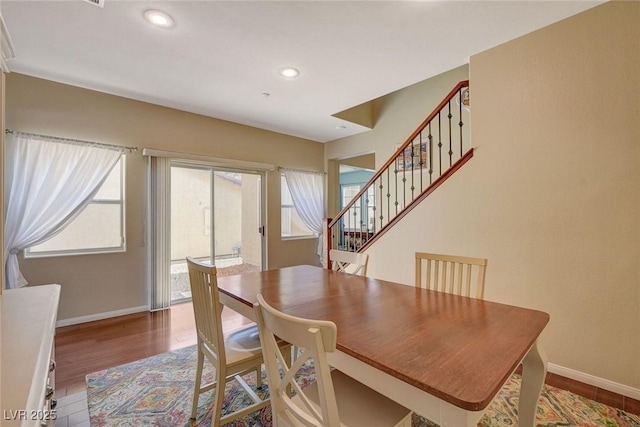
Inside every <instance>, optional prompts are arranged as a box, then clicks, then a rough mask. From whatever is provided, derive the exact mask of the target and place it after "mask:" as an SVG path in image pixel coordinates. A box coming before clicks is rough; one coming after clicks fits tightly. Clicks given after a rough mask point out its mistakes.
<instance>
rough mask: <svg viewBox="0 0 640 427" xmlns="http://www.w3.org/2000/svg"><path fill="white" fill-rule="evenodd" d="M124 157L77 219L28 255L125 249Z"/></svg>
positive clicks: (34, 247)
mask: <svg viewBox="0 0 640 427" xmlns="http://www.w3.org/2000/svg"><path fill="white" fill-rule="evenodd" d="M124 228H125V227H124V157H122V158H121V159H120V161H119V162H118V163H116V165H115V166H114V168H113V170H112V171H111V173H110V174H109V176H108V177H107V179H106V180H105V182H104V183H102V187H100V190H98V192H97V193H96V195H95V196H94V198H93V200H92V201H91V202H90V203H89V205H88V206H87V207H86V209H85V210H83V211H82V213H81V214H80V215H78V217H77V218H76V219H74V220H73V222H72V223H71V224H69V225H68V226H67V227H66V228H65V229H64V230H62V231H61V232H60V233H59V234H57V235H55V236H54V237H52V238H51V239H49V240H47V241H46V242H43V243H41V244H39V245H36V246H32V247H30V248H29V249H27V250H26V251H25V257H27V258H30V257H31V258H35V257H46V256H59V255H78V254H84V253H96V252H123V251H124V250H125V232H124Z"/></svg>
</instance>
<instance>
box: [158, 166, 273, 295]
mask: <svg viewBox="0 0 640 427" xmlns="http://www.w3.org/2000/svg"><path fill="white" fill-rule="evenodd" d="M263 181H264V179H263V176H262V173H260V172H249V171H242V170H232V169H220V168H215V167H212V166H206V165H202V164H194V163H186V162H177V161H176V162H172V164H171V251H170V252H171V275H170V277H171V303H172V304H174V303H177V302H181V301H186V300H189V299H190V298H191V291H190V288H189V276H188V272H187V266H186V262H185V258H186V257H187V256H191V257H193V258H196V259H197V260H199V261H202V262H206V263H211V264H214V265H216V267H217V268H218V276H228V275H232V274H239V273H244V272H250V271H260V270H262V268H263V265H264V247H265V238H264V236H263V233H262V230H263V228H262V225H263V224H264V212H263V207H262V192H263V188H262V183H263Z"/></svg>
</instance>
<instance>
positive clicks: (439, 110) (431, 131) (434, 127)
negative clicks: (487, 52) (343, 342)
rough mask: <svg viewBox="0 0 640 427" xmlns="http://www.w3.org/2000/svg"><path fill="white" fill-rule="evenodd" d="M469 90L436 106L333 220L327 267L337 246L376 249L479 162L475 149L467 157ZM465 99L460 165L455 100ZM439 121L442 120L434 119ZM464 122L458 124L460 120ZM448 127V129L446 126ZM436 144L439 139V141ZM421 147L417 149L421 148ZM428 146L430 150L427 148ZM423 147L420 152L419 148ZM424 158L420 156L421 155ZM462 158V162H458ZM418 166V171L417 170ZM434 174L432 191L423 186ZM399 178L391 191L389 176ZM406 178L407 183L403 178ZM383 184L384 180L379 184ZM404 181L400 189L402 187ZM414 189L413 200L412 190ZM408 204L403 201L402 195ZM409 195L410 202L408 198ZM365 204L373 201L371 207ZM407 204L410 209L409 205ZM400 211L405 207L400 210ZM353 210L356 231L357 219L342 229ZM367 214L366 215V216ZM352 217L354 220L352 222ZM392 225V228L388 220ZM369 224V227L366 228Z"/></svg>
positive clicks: (455, 92)
mask: <svg viewBox="0 0 640 427" xmlns="http://www.w3.org/2000/svg"><path fill="white" fill-rule="evenodd" d="M468 87H469V81H468V80H464V81H461V82H459V83H458V84H457V85H456V86H455V87H454V88H453V89H452V90H451V91H450V92H449V93H448V94H447V96H446V97H445V98H444V99H443V100H442V101H441V102H440V103H439V104H438V105H437V106H436V108H435V109H434V110H433V111H432V112H431V114H429V115H428V116H427V117H426V118H425V120H424V121H423V122H422V123H421V124H420V125H419V126H418V127H417V128H416V130H415V131H414V132H413V133H412V134H411V135H410V136H409V137H408V138H407V139H406V140H405V142H404V143H403V144H401V145H400V146H399V148H398V149H397V150H396V151H395V152H394V153H393V155H392V156H391V157H390V158H389V160H387V161H386V162H385V163H384V165H383V166H382V167H381V168H380V169H378V171H377V172H376V173H375V174H374V175H373V176H372V177H371V179H369V181H367V183H366V184H365V185H364V186H363V187H362V188H361V189H360V191H358V193H357V194H356V196H355V197H353V199H352V200H351V201H349V203H347V204H346V206H345V207H344V208H343V209H342V210H341V211H340V212H339V213H338V214H337V215H336V216H335V217H334V218H333V219H331V218H328V219H327V225H326V230H327V254H326V256H327V262H328V265H330V262H331V260H330V257H329V251H330V250H331V249H332V248H334V244H335V245H336V247H340V248H344V249H346V250H353V251H358V252H361V251H364V250H365V249H366V248H368V247H369V246H371V244H373V243H374V242H375V241H376V240H378V239H379V238H380V237H381V236H382V235H383V234H384V233H386V232H387V231H388V230H389V229H390V228H391V227H392V226H393V225H394V224H396V223H397V222H398V221H399V220H400V219H401V218H403V217H404V216H405V215H407V214H408V213H409V212H410V211H411V210H412V209H413V208H414V207H415V206H416V205H417V204H418V203H419V202H420V201H422V200H424V199H425V198H426V197H427V196H428V195H429V194H431V193H432V192H433V191H434V190H435V189H436V188H438V187H439V186H440V185H442V183H443V182H444V181H446V180H447V179H448V178H449V177H450V176H451V175H453V173H454V172H456V171H457V170H458V169H459V168H460V167H462V165H464V164H465V163H466V162H467V161H469V159H471V157H473V149H472V148H468V151H467V152H466V153H463V132H462V130H463V126H464V122H463V108H465V107H464V105H463V102H462V96H463V89H464V88H468ZM456 96H459V97H460V102H459V105H458V107H457V108H456V109H457V113H458V115H459V116H458V117H459V123H456V124H457V125H458V126H459V127H460V129H459V131H458V132H459V136H460V152H459V154H457V151H456V158H457V160H456V161H455V162H454V161H453V160H454V159H453V154H454V151H453V145H452V135H453V133H452V124H453V123H452V118H453V117H454V115H453V113H454V112H453V110H452V108H451V107H452V106H451V101H452V100H453V99H454V98H455V97H456ZM447 107H448V108H447ZM443 115H444V116H445V119H444V122H445V123H447V124H448V128H443V125H442V123H441V118H442V116H443ZM436 118H437V121H434V119H436ZM456 120H458V119H456ZM445 126H446V125H445ZM427 127H428V138H426V140H425V139H423V138H424V134H422V132H423V131H425V129H427ZM443 133H444V136H445V140H443V139H442V135H443ZM447 136H448V142H449V146H448V151H447V152H446V154H445V156H447V155H448V157H449V160H448V167H447V168H446V169H445V168H444V166H443V164H442V155H443V153H444V152H443V146H446V145H443V142H444V141H446V137H447ZM434 139H437V141H435V140H434ZM436 142H437V144H436V145H437V148H436V149H435V150H437V159H439V164H438V165H437V166H436V169H437V175H436V176H435V179H434V175H433V173H434V172H435V171H434V165H433V163H432V162H433V159H434V158H435V157H436V154H435V150H434V145H433V144H434V143H436ZM416 144H417V145H416ZM427 144H428V146H427ZM423 146H427V148H426V151H423V150H424V149H423ZM408 147H411V150H410V151H408V152H409V154H408V156H409V159H410V160H409V163H406V162H407V159H406V156H407V151H405V150H407V149H408ZM414 147H418V148H414ZM417 153H419V154H417ZM423 155H424V156H428V157H426V158H428V159H429V161H428V164H426V163H424V158H425V157H423ZM458 156H459V157H458ZM416 157H419V160H418V161H416ZM399 159H402V166H399V163H398V162H399ZM394 163H396V167H395V168H394ZM416 165H417V166H416ZM409 170H410V172H409V175H408V176H409V177H411V179H410V185H411V187H410V188H407V185H408V184H407V182H408V180H407V171H409ZM385 172H386V173H387V175H386V180H387V184H386V186H385V185H384V173H385ZM414 172H418V173H419V176H420V179H419V187H418V188H417V189H416V187H415V186H414V177H415V175H413V173H414ZM424 173H428V182H427V187H426V188H425V187H423V180H422V179H423V176H424V175H423V174H424ZM392 174H393V176H394V185H395V188H393V187H390V184H389V177H390V175H392ZM400 177H401V179H399V178H400ZM378 180H379V181H378ZM400 181H401V184H400V186H401V187H402V188H401V189H400V188H399V183H400ZM377 186H379V188H380V192H379V196H378V195H377V194H376V193H377ZM370 189H373V190H372V191H373V196H374V199H375V205H374V207H373V214H372V215H371V216H369V211H368V209H369V205H368V199H369V194H368V191H370ZM383 189H386V210H387V215H386V217H385V216H384V210H385V197H384V196H385V195H384V194H383ZM409 190H410V195H409V194H408V193H407V191H409ZM416 190H417V191H418V194H417V195H416V194H415V191H416ZM400 191H401V192H402V193H401V194H402V195H403V196H402V199H399V198H398V195H399V194H400ZM392 193H395V196H396V198H395V201H394V202H393V206H394V207H395V212H394V213H391V204H390V202H391V199H390V196H391V194H392ZM406 196H409V197H406ZM364 200H367V202H366V203H365V202H364ZM358 201H361V205H360V208H359V209H360V216H359V218H358V216H357V215H356V213H357V212H358V208H354V205H355V204H356V203H358ZM403 205H404V206H403ZM399 206H400V207H399ZM351 209H353V211H354V212H353V219H354V220H355V221H356V223H355V227H354V228H350V227H351V220H349V221H348V223H349V224H348V225H347V223H346V219H345V220H344V221H345V223H344V229H343V225H341V224H340V221H341V220H343V218H346V214H347V213H348V212H349V211H350V210H351ZM377 209H379V211H380V216H379V219H380V225H379V228H378V227H377V218H376V214H377ZM365 210H367V211H366V212H367V213H366V214H363V212H365ZM350 218H351V217H350ZM370 220H373V225H371V228H369V227H370V222H369V221H370ZM385 220H386V223H384V221H385ZM365 224H366V225H365ZM334 227H337V230H338V231H339V232H340V236H339V237H337V236H333V232H335V231H336V230H334ZM332 237H335V238H336V241H335V242H334V241H332V240H333V239H332Z"/></svg>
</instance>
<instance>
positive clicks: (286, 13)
mask: <svg viewBox="0 0 640 427" xmlns="http://www.w3.org/2000/svg"><path fill="white" fill-rule="evenodd" d="M599 3H602V1H549V2H547V1H524V0H523V1H473V2H472V1H408V2H404V1H378V2H368V1H204V0H201V1H186V0H179V1H154V0H147V1H126V0H106V1H105V6H104V8H100V7H97V6H94V5H92V4H90V3H87V2H84V1H81V0H65V1H55V0H41V1H27V0H1V1H0V11H1V12H2V15H3V16H4V20H5V22H6V25H7V27H8V30H9V34H10V36H11V39H12V42H13V47H14V50H15V54H16V57H15V58H14V59H12V60H10V61H9V62H8V65H9V67H10V69H11V71H13V72H17V73H22V74H27V75H31V76H36V77H41V78H45V79H49V80H54V81H58V82H62V83H68V84H71V85H75V86H80V87H84V88H89V89H94V90H98V91H102V92H106V93H111V94H115V95H120V96H124V97H128V98H133V99H138V100H142V101H146V102H151V103H154V104H159V105H164V106H167V107H172V108H177V109H180V110H184V111H190V112H193V113H199V114H203V115H206V116H211V117H216V118H220V119H224V120H229V121H233V122H237V123H242V124H246V125H250V126H254V127H258V128H262V129H268V130H272V131H276V132H281V133H284V134H289V135H294V136H298V137H302V138H308V139H311V140H315V141H322V142H326V141H331V140H334V139H337V138H341V137H344V136H348V135H352V134H355V133H358V132H362V131H364V130H366V128H364V127H361V126H359V125H355V124H352V123H348V122H345V121H343V120H341V119H338V118H335V117H332V115H333V114H336V113H338V112H340V111H342V110H345V109H348V108H350V107H353V106H356V105H359V104H362V103H364V102H366V101H370V100H372V99H374V98H377V97H379V96H382V95H385V94H387V93H390V92H393V91H395V90H398V89H400V88H403V87H406V86H408V85H411V84H413V83H416V82H419V81H422V80H425V79H427V78H429V77H432V76H434V75H437V74H439V73H442V72H444V71H447V70H450V69H452V68H455V67H458V66H460V65H463V64H466V63H468V61H469V57H470V56H471V55H473V54H475V53H478V52H481V51H483V50H486V49H488V48H491V47H493V46H496V45H498V44H501V43H504V42H506V41H508V40H511V39H514V38H516V37H518V36H521V35H524V34H526V33H529V32H531V31H533V30H536V29H538V28H541V27H543V26H546V25H549V24H551V23H553V22H556V21H559V20H561V19H564V18H566V17H569V16H571V15H574V14H576V13H579V12H581V11H583V10H586V9H588V8H590V7H593V6H595V5H597V4H599ZM151 8H156V9H161V10H164V11H165V12H167V13H169V14H170V15H171V16H172V17H173V18H174V20H175V22H176V26H175V27H174V28H172V29H159V28H155V27H152V26H151V25H150V24H148V23H147V22H146V21H145V20H144V19H143V16H142V15H143V12H144V11H145V10H147V9H151ZM284 66H293V67H296V68H298V69H299V70H300V72H301V74H300V76H299V77H297V78H295V79H289V80H286V79H283V78H282V77H280V76H279V75H278V73H277V71H278V69H279V68H281V67H284ZM264 92H267V93H269V94H270V95H271V96H269V97H264V96H262V93H264ZM339 125H345V126H346V129H337V127H338V126H339Z"/></svg>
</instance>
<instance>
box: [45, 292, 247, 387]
mask: <svg viewBox="0 0 640 427" xmlns="http://www.w3.org/2000/svg"><path fill="white" fill-rule="evenodd" d="M222 319H223V328H225V329H227V328H230V329H232V328H236V327H239V326H241V325H243V324H246V323H250V321H249V319H247V318H245V317H242V316H241V315H239V314H237V313H235V312H234V311H231V310H229V309H226V308H225V309H224V310H223V312H222ZM195 343H196V332H195V320H194V317H193V308H192V306H191V304H190V303H186V304H178V305H174V306H173V307H171V309H169V310H163V311H156V312H152V313H150V312H145V313H137V314H131V315H128V316H121V317H115V318H112V319H106V320H99V321H96V322H89V323H83V324H79V325H73V326H66V327H61V328H58V329H57V330H56V337H55V352H56V354H55V356H56V357H55V360H56V396H58V397H62V396H66V395H68V394H73V393H76V392H78V391H83V390H85V376H86V375H87V374H90V373H91V372H95V371H99V370H102V369H106V368H110V367H113V366H118V365H122V364H124V363H128V362H133V361H135V360H139V359H143V358H145V357H149V356H153V355H156V354H160V353H164V352H166V351H170V350H176V349H178V348H183V347H187V346H190V345H193V344H195Z"/></svg>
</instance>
